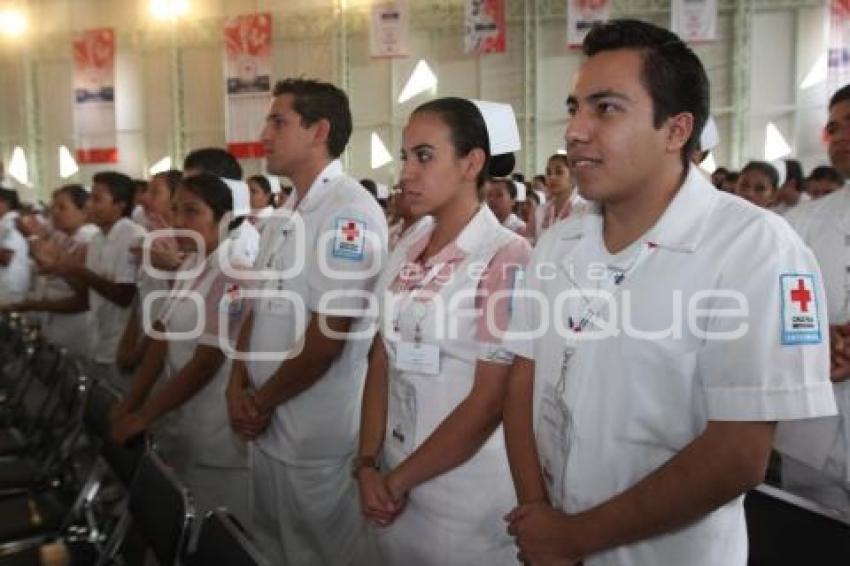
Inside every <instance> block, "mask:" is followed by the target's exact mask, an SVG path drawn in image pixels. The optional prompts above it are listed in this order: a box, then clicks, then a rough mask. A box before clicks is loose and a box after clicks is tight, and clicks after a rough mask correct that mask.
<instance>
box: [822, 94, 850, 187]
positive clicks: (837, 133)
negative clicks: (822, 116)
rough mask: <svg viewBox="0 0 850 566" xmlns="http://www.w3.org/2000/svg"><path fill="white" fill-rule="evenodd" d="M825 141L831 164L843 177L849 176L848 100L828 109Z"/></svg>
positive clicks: (849, 109)
mask: <svg viewBox="0 0 850 566" xmlns="http://www.w3.org/2000/svg"><path fill="white" fill-rule="evenodd" d="M826 143H827V150H828V152H829V160H830V161H831V162H832V166H833V167H835V168H836V169H838V171H839V172H840V173H841V174H842V175H844V177H845V178H847V177H850V100H845V101H843V102H839V103H838V104H835V105H833V107H832V108H830V109H829V121H828V122H827V123H826Z"/></svg>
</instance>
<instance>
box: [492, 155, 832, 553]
mask: <svg viewBox="0 0 850 566" xmlns="http://www.w3.org/2000/svg"><path fill="white" fill-rule="evenodd" d="M602 226H603V221H602V216H601V213H600V212H599V208H598V207H595V209H594V210H593V211H591V213H588V214H586V215H584V216H583V217H578V218H572V219H570V218H568V219H567V220H566V221H563V222H559V223H557V224H556V225H555V226H553V227H552V228H551V229H550V230H549V231H547V232H546V234H545V235H544V236H543V238H542V239H541V240H540V241H539V242H538V245H537V248H535V250H534V253H533V255H532V258H531V262H530V263H529V267H528V270H527V272H526V273H527V274H526V287H525V289H526V292H527V293H539V294H540V295H539V296H543V297H545V298H546V301H545V302H543V303H541V302H539V301H537V300H532V297H530V296H529V298H527V299H524V300H518V301H517V302H516V308H515V311H514V317H513V324H512V329H513V330H515V331H525V332H528V331H530V330H537V329H539V330H541V333H542V335H541V336H540V337H537V338H528V339H521V338H517V337H514V339H513V340H509V341H508V342H507V346H508V348H509V349H511V350H512V351H513V352H514V353H515V354H517V355H521V356H523V357H526V358H529V359H532V360H534V361H535V394H534V415H535V417H534V418H535V432H536V434H537V441H538V446H542V445H543V444H541V443H546V442H548V440H547V439H546V438H545V437H541V432H542V431H544V430H545V429H546V426H547V424H546V423H545V421H544V420H542V419H541V407H542V405H543V404H544V400H546V399H552V400H553V401H557V402H562V403H563V406H564V407H566V410H567V412H568V414H569V415H570V417H569V420H570V421H571V426H570V427H569V433H568V438H569V440H568V441H565V443H564V444H563V445H561V447H562V449H563V450H562V454H563V462H565V463H564V464H563V469H564V474H563V476H561V477H559V478H555V479H553V481H552V485H553V486H554V487H552V488H550V489H553V490H554V492H555V493H554V494H553V497H552V499H553V504H554V505H555V506H556V507H558V508H560V509H563V510H565V511H567V512H569V513H577V512H581V511H584V510H587V509H589V508H591V507H594V506H596V505H599V504H600V503H602V502H605V501H608V500H610V499H611V498H612V497H614V496H615V495H617V494H619V493H621V492H623V491H624V490H626V489H628V488H630V487H632V486H634V485H635V484H636V483H637V482H639V481H640V480H641V479H642V478H644V477H645V476H647V475H648V474H650V473H652V472H653V471H655V470H657V469H658V468H659V467H661V466H662V465H663V464H665V463H666V462H667V461H668V460H670V459H671V458H673V457H674V456H676V454H677V453H679V452H680V451H681V450H682V449H683V448H684V447H685V446H687V445H688V444H689V443H691V442H692V441H693V440H694V439H695V438H697V437H698V436H699V435H700V434H701V433H702V431H703V430H704V428H705V426H706V424H707V422H708V421H711V420H715V421H727V420H728V421H776V420H778V421H782V420H787V419H805V418H812V417H819V416H823V415H829V414H833V413H834V412H835V400H834V398H833V395H832V388H831V385H830V382H829V355H828V354H829V352H828V344H827V335H826V332H827V328H826V320H825V317H826V305H825V303H824V300H823V287H822V285H821V276H820V272H819V269H818V266H817V262H816V261H815V258H814V256H813V255H812V253H811V252H810V251H809V250H808V248H806V246H805V245H804V244H803V243H802V242H801V241H800V239H799V238H798V237H797V235H796V234H794V232H793V231H792V230H791V229H790V228H789V226H788V225H787V223H786V222H785V221H784V220H782V219H781V218H779V217H778V216H776V215H774V214H770V213H768V212H766V211H762V210H760V209H758V208H756V207H754V206H752V205H751V204H749V203H746V202H744V201H743V200H741V199H738V198H736V197H733V196H730V195H726V194H724V193H720V192H718V191H716V190H714V188H713V187H712V186H711V185H710V184H709V182H708V181H707V180H705V179H704V178H703V177H702V176H701V175H700V174H699V172H698V171H697V170H696V168H694V167H691V169H690V172H689V175H688V177H687V179H686V181H685V183H684V184H683V186H682V187H681V189H680V190H679V191H678V193H677V195H676V196H675V198H674V199H673V201H672V202H671V204H670V205H669V206H668V208H667V210H666V211H665V212H664V214H663V215H662V217H661V218H660V219H659V221H658V222H657V223H656V225H655V226H654V227H653V228H652V229H650V230H649V232H648V233H647V234H646V235H645V237H643V238H641V239H640V240H639V243H638V246H639V249H638V250H637V251H632V252H630V251H629V250H627V251H626V253H623V254H618V255H616V256H613V260H612V256H611V255H610V254H608V253H607V251H606V249H605V245H604V242H603V239H602ZM612 263H613V264H614V266H615V269H614V271H617V270H618V269H620V268H621V269H622V270H623V273H624V274H625V275H624V277H623V278H621V279H620V280H619V281H620V282H619V284H617V283H616V280H617V279H616V278H617V276H618V275H619V273H612V269H610V266H611V264H612ZM621 264H622V265H621ZM800 280H801V281H802V284H801V287H802V288H803V290H801V291H798V292H797V294H794V295H793V296H792V295H791V293H792V292H794V291H795V290H796V288H797V283H798V281H800ZM783 281H784V282H785V286H783V283H782V282H783ZM597 289H601V290H607V291H610V293H611V294H610V295H608V296H609V297H611V296H613V298H612V299H611V302H608V303H605V302H604V301H603V302H602V303H601V304H599V305H598V306H594V308H596V310H597V312H598V313H599V314H598V316H596V317H595V318H593V317H591V322H590V323H589V324H588V325H587V326H586V327H584V329H583V330H581V331H579V332H573V331H572V330H570V328H575V327H576V326H578V321H580V320H582V319H583V318H585V316H586V315H587V312H588V310H587V306H586V305H587V303H586V302H585V301H586V300H594V299H593V297H594V295H593V292H594V291H596V290H597ZM558 298H560V299H561V300H562V302H558V301H557V299H558ZM794 301H799V302H794ZM803 303H805V310H806V312H805V313H798V314H800V316H801V319H802V318H806V317H809V318H806V320H808V321H809V323H810V326H811V327H810V328H806V329H803V328H795V327H794V326H793V325H791V324H790V322H789V323H788V324H786V323H784V322H783V321H784V320H785V319H784V318H783V316H781V315H782V314H787V315H789V316H790V315H794V314H795V313H797V312H798V311H802V309H803V306H802V304H803ZM591 305H597V303H594V302H591ZM612 305H613V306H612ZM789 305H791V306H789ZM744 306H745V307H746V309H747V310H746V311H743V310H742V309H743V308H744ZM795 309H796V310H795ZM736 310H737V311H738V312H739V314H738V315H737V316H736V315H734V312H733V311H736ZM741 312H747V313H748V316H741V314H740V313H741ZM546 319H548V323H546ZM565 319H566V320H565ZM788 320H789V321H790V320H791V319H790V318H789V319H788ZM606 326H608V327H610V328H611V329H612V334H611V335H609V336H608V337H605V338H600V339H589V338H590V336H592V334H593V333H594V332H600V331H601V330H600V329H602V328H605V327H606ZM742 330H743V332H742ZM719 333H722V334H723V337H724V338H723V339H720V338H719ZM568 341H569V342H568ZM783 342H785V343H783ZM794 342H797V344H794ZM800 342H802V343H803V344H799V343H800ZM568 345H569V348H568ZM569 352H573V353H572V356H570V357H569V358H568V359H569V362H568V364H567V365H566V366H564V364H563V361H564V355H565V353H569ZM565 367H566V369H564V368H565ZM562 371H563V373H562ZM562 375H563V377H564V379H563V389H562V390H560V394H558V393H556V392H557V391H558V387H557V386H558V384H559V382H560V378H561V376H562ZM541 452H542V451H541ZM742 501H743V498H742V497H738V498H736V499H735V500H733V501H732V502H730V503H728V504H727V505H724V506H722V507H720V508H718V509H716V510H715V511H713V512H711V513H709V514H708V515H706V516H705V517H703V518H702V519H700V520H698V521H696V522H695V523H693V524H692V525H690V526H688V527H685V528H682V529H679V530H677V531H676V532H674V533H669V534H666V535H663V536H659V537H654V538H651V539H647V540H644V541H641V542H638V543H634V544H630V545H626V546H622V547H619V548H616V549H613V550H610V551H607V552H604V553H601V554H600V555H597V556H590V557H588V558H587V559H586V560H585V561H584V562H585V564H586V565H587V566H593V565H596V564H606V565H609V564H623V565H626V564H628V565H647V566H649V565H653V566H654V565H659V564H688V565H689V566H698V565H705V566H709V565H716V564H724V565H730V566H734V565H741V566H743V565H744V564H746V560H747V533H746V527H745V521H744V513H743V503H742Z"/></svg>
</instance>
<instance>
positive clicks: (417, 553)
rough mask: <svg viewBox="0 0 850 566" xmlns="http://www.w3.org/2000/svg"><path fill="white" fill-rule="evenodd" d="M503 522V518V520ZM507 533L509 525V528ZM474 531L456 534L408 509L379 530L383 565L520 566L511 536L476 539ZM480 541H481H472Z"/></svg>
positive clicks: (431, 519)
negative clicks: (472, 533)
mask: <svg viewBox="0 0 850 566" xmlns="http://www.w3.org/2000/svg"><path fill="white" fill-rule="evenodd" d="M499 519H500V520H501V517H499ZM505 529H506V530H507V524H506V525H505ZM470 531H471V529H467V530H466V531H465V532H462V533H460V532H456V531H453V530H452V529H451V528H450V527H448V526H446V525H442V524H440V523H439V521H438V520H437V519H436V518H435V517H430V516H428V515H426V514H425V513H422V512H420V511H419V510H417V509H416V508H415V507H411V504H410V502H409V503H408V507H407V508H406V509H405V510H404V511H403V512H402V513H401V515H399V516H398V518H397V519H396V520H395V522H394V523H393V524H392V525H390V526H389V527H387V528H385V529H379V530H377V541H378V551H379V553H380V556H381V563H382V564H384V565H386V566H448V565H451V566H509V565H518V564H519V561H518V560H517V553H518V552H519V549H517V547H516V546H515V545H514V544H513V541H512V540H511V538H510V537H508V536H507V534H506V535H505V536H504V538H501V539H500V538H496V537H492V536H490V534H489V533H487V534H484V535H482V536H479V537H474V536H473V535H471V533H470ZM473 538H477V539H478V540H472V539H473Z"/></svg>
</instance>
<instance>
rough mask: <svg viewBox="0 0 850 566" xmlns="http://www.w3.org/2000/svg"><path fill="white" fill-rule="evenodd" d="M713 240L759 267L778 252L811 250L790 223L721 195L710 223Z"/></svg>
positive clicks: (712, 212) (743, 202) (732, 197)
mask: <svg viewBox="0 0 850 566" xmlns="http://www.w3.org/2000/svg"><path fill="white" fill-rule="evenodd" d="M708 222H709V223H710V226H711V228H710V232H709V233H710V237H711V238H713V239H715V241H717V242H718V243H719V246H720V248H722V249H725V250H727V252H730V253H733V254H734V253H735V251H736V250H737V251H738V253H739V254H742V255H743V256H744V257H747V258H749V261H751V262H753V263H755V262H757V261H759V259H766V258H768V257H771V256H774V255H775V254H776V253H777V252H783V251H788V250H792V249H807V247H806V244H805V243H804V242H803V240H802V238H801V237H800V235H799V234H798V233H797V231H796V230H795V229H794V228H793V227H792V226H791V224H789V223H788V220H787V219H786V218H784V217H782V216H780V215H778V214H776V213H774V212H772V211H770V210H765V209H763V208H760V207H758V206H756V205H754V204H752V203H750V202H748V201H746V200H744V199H742V198H740V197H737V196H735V195H730V194H727V193H721V192H718V194H717V205H716V206H715V207H714V208H713V210H712V211H711V213H710V217H709V219H708Z"/></svg>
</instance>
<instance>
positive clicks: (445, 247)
mask: <svg viewBox="0 0 850 566" xmlns="http://www.w3.org/2000/svg"><path fill="white" fill-rule="evenodd" d="M490 147H491V142H490V140H489V138H488V131H487V127H486V126H485V122H484V119H483V117H482V114H481V112H480V111H479V109H478V108H477V107H476V105H475V104H474V103H472V102H470V101H468V100H464V99H459V98H443V99H438V100H435V101H431V102H428V103H426V104H424V105H422V106H420V107H419V108H418V109H417V110H416V111H415V112H414V113H413V114H412V116H411V117H410V120H409V122H408V125H407V127H406V129H405V131H404V142H403V148H402V160H403V161H404V167H403V170H402V187H403V189H402V190H403V191H404V193H405V197H406V198H407V199H408V202H409V204H410V207H411V209H412V211H413V212H414V213H415V214H417V215H430V216H426V217H425V218H423V219H422V220H420V221H419V222H418V223H417V224H415V225H414V226H412V227H411V228H410V231H409V233H408V234H406V235H405V237H404V238H403V239H402V240H401V242H399V244H398V246H397V248H396V249H395V251H394V252H393V254H392V256H391V258H390V260H389V262H388V264H387V268H386V269H385V270H384V271H383V272H382V275H381V278H380V279H379V282H378V284H377V287H376V289H377V296H378V299H379V301H381V333H380V335H379V336H378V338H377V339H376V340H375V343H374V345H373V349H372V353H371V358H370V367H369V372H368V374H367V378H366V386H365V391H364V398H363V412H362V421H361V435H360V446H359V452H358V457H357V458H356V459H355V462H354V468H353V469H354V474H355V476H356V478H357V480H358V484H359V488H360V500H361V508H362V512H363V514H364V515H365V517H366V518H367V519H369V520H370V521H371V522H372V523H373V524H375V525H378V526H379V527H382V528H381V529H380V530H379V531H378V537H377V538H378V545H379V548H380V550H381V553H382V554H383V557H384V559H385V560H386V563H387V564H406V565H429V564H434V565H437V564H440V565H443V564H452V565H472V564H482V565H485V564H486V565H499V564H514V563H516V549H515V548H514V546H513V542H512V540H511V539H510V537H508V536H507V535H506V534H505V533H504V527H503V526H502V517H503V516H504V515H505V512H506V511H507V510H509V508H510V507H511V505H513V504H514V502H515V500H516V498H515V497H514V491H513V487H512V484H511V476H510V470H509V467H508V462H507V456H506V452H505V447H504V442H503V436H502V431H501V425H500V422H501V410H502V399H503V396H504V391H505V388H506V378H507V367H508V366H507V365H506V364H508V363H509V361H510V356H506V355H505V353H506V352H505V351H504V350H503V349H502V348H501V345H500V341H499V338H498V337H497V336H498V335H499V334H500V330H501V329H504V328H505V327H506V325H507V318H508V316H509V311H510V304H511V291H512V288H513V284H514V280H515V279H517V278H519V277H521V274H522V269H523V266H524V265H525V262H526V261H527V259H528V255H529V251H530V250H529V245H528V243H527V242H526V241H525V240H524V239H523V238H522V237H520V236H518V235H517V234H515V233H513V232H511V231H510V230H508V229H507V228H505V227H503V226H501V224H500V223H499V221H498V219H497V218H496V217H495V215H494V214H493V213H492V211H491V210H490V209H489V208H488V207H487V206H485V205H482V204H481V202H480V196H479V190H480V189H481V187H482V186H483V183H484V180H485V176H486V174H487V168H488V162H489V161H490ZM498 173H501V174H504V172H503V171H500V172H498ZM378 462H382V463H383V466H381V467H379V466H378Z"/></svg>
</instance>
